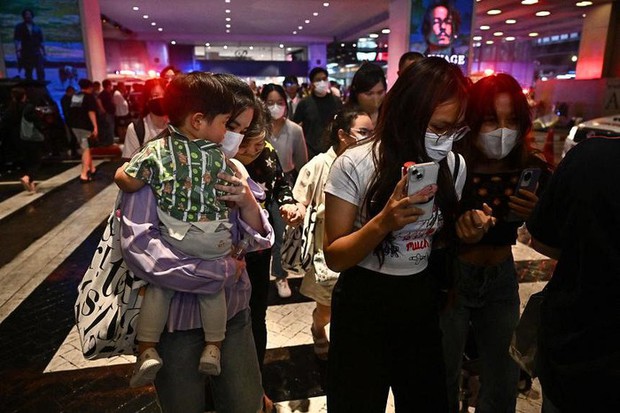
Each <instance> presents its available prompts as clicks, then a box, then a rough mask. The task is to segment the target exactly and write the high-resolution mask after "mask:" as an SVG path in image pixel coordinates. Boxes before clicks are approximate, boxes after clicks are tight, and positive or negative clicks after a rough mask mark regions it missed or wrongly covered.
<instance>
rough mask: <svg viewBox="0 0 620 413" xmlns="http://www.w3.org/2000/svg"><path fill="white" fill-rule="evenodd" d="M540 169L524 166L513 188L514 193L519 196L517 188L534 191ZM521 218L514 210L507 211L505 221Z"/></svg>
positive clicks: (519, 219)
mask: <svg viewBox="0 0 620 413" xmlns="http://www.w3.org/2000/svg"><path fill="white" fill-rule="evenodd" d="M540 174H541V170H540V168H526V169H524V170H523V172H521V176H520V177H519V182H518V183H517V186H516V188H515V195H516V196H519V189H525V190H527V191H530V192H535V191H536V186H537V185H538V179H539V178H540ZM521 220H523V218H521V217H519V216H517V215H516V214H515V213H514V212H512V211H509V213H508V215H507V217H506V221H509V222H514V221H521Z"/></svg>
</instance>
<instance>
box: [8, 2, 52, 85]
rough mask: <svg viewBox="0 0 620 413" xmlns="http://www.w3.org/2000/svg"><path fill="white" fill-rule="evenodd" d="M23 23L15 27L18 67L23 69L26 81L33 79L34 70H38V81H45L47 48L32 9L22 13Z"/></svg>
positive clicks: (14, 37)
mask: <svg viewBox="0 0 620 413" xmlns="http://www.w3.org/2000/svg"><path fill="white" fill-rule="evenodd" d="M22 18H23V19H24V21H23V22H21V23H18V24H17V25H16V26H15V31H14V32H13V40H14V42H15V53H16V54H17V66H18V67H23V68H24V72H25V75H26V79H28V80H31V79H32V70H33V69H36V70H37V80H45V69H44V67H43V64H44V62H45V48H44V47H43V32H42V31H41V28H40V27H39V26H37V25H36V24H35V23H34V21H33V19H34V13H33V12H32V10H30V9H24V10H23V11H22Z"/></svg>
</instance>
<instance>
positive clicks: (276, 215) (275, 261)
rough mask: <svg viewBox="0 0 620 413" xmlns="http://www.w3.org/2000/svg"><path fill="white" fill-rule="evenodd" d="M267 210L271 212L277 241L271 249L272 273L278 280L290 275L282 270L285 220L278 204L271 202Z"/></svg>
mask: <svg viewBox="0 0 620 413" xmlns="http://www.w3.org/2000/svg"><path fill="white" fill-rule="evenodd" d="M267 210H268V211H269V222H271V225H272V226H273V233H274V235H275V241H274V243H273V246H272V247H271V273H272V274H273V276H274V277H276V278H286V276H287V275H288V274H287V273H285V272H284V269H283V268H282V254H281V252H280V249H281V247H282V240H283V238H284V227H285V224H284V220H283V219H282V216H281V215H280V207H279V206H278V203H277V202H275V201H273V202H270V203H269V204H268V205H267Z"/></svg>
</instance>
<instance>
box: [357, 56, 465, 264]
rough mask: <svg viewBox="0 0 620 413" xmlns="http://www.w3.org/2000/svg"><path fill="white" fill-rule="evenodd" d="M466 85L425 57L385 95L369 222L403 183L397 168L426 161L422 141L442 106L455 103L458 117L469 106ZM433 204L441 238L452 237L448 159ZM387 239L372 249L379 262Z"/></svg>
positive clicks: (449, 68) (448, 67)
mask: <svg viewBox="0 0 620 413" xmlns="http://www.w3.org/2000/svg"><path fill="white" fill-rule="evenodd" d="M467 90H468V82H467V79H466V78H465V77H464V76H463V73H462V72H461V69H460V68H459V67H458V66H456V65H454V64H451V63H448V62H447V61H446V60H445V59H442V58H439V57H428V58H426V59H423V60H421V61H420V62H418V63H416V64H415V65H414V66H413V67H412V68H411V70H406V71H405V72H404V73H402V74H401V76H400V77H399V78H398V80H397V81H396V83H395V84H394V86H392V88H391V89H390V91H389V92H388V93H387V95H386V97H385V99H384V100H383V104H382V106H381V112H380V114H379V120H378V123H377V126H376V128H375V133H376V135H375V140H374V143H373V160H374V164H375V175H374V177H373V179H372V181H371V183H370V187H369V189H368V192H367V194H366V198H365V200H364V203H365V206H366V208H367V211H368V218H369V219H370V218H372V217H374V216H376V215H377V214H378V213H379V212H380V211H381V210H382V209H383V207H384V206H385V205H386V203H387V202H388V199H389V198H390V196H391V195H392V192H393V191H394V187H395V186H396V184H397V183H398V181H399V180H400V178H401V166H402V165H403V164H404V163H405V162H408V161H414V162H430V161H432V159H431V158H430V157H429V156H428V154H427V153H426V149H425V146H424V136H425V133H426V129H427V128H428V123H429V121H430V119H431V117H432V116H433V112H435V110H436V109H437V107H438V106H439V105H441V104H443V103H446V102H448V101H452V100H454V101H455V102H457V103H458V104H459V105H460V112H461V113H460V115H459V118H461V117H462V115H463V114H464V112H465V108H466V106H467V93H468V91H467ZM439 165H440V168H439V176H438V178H437V184H438V187H439V189H438V191H437V194H436V196H435V200H436V203H437V205H438V207H439V209H440V210H441V212H442V215H443V219H444V226H443V229H442V231H441V233H442V235H441V236H442V238H445V237H450V238H452V237H453V236H455V235H454V232H455V230H454V225H455V222H456V218H457V216H456V215H457V212H458V198H457V195H456V191H455V189H454V181H453V177H452V174H451V172H450V168H449V167H448V164H447V160H446V159H443V160H442V161H441V162H440V163H439ZM391 241H392V237H391V235H388V236H387V237H386V238H385V239H384V240H383V242H382V243H381V244H379V245H378V246H377V247H376V248H375V254H376V255H377V257H378V258H379V261H380V262H381V263H383V260H384V247H385V245H383V244H385V243H389V242H391Z"/></svg>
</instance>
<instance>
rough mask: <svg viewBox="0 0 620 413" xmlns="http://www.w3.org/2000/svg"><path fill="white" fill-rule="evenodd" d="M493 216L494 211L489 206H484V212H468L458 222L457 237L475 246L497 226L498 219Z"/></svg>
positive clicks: (474, 210)
mask: <svg viewBox="0 0 620 413" xmlns="http://www.w3.org/2000/svg"><path fill="white" fill-rule="evenodd" d="M492 214H493V210H492V209H491V207H489V206H488V205H487V204H483V205H482V211H481V210H479V209H471V210H469V211H466V212H465V213H464V214H463V215H461V216H460V217H459V219H458V220H457V221H456V235H457V236H458V237H459V238H460V239H461V241H463V242H465V243H467V244H475V243H476V242H478V241H480V240H481V239H482V237H483V236H484V234H486V233H487V232H488V231H489V228H491V227H492V226H494V225H495V222H496V221H497V219H496V218H495V217H493V216H492Z"/></svg>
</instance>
